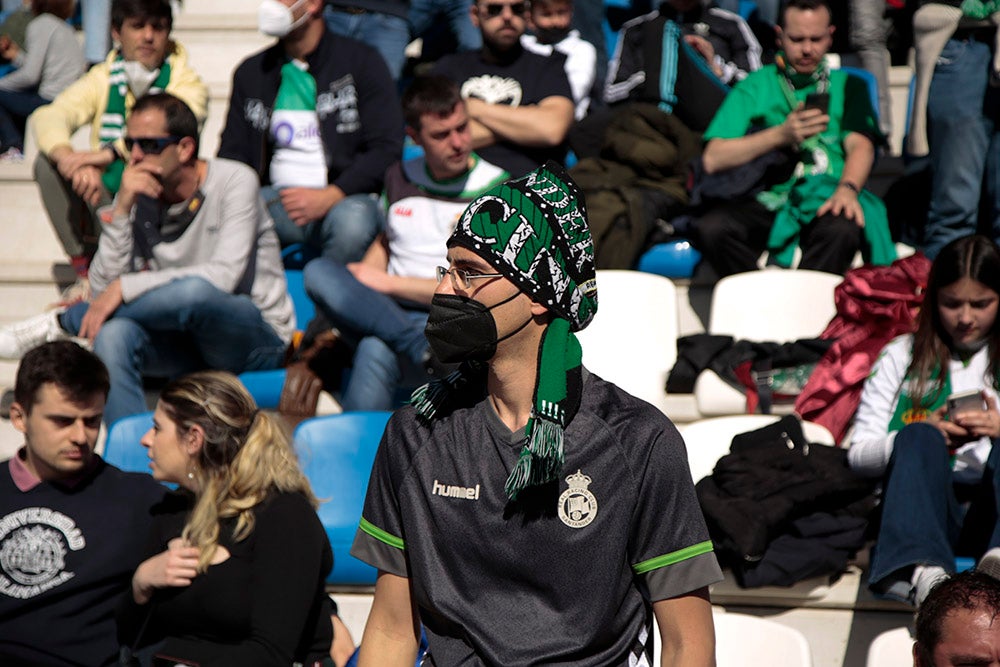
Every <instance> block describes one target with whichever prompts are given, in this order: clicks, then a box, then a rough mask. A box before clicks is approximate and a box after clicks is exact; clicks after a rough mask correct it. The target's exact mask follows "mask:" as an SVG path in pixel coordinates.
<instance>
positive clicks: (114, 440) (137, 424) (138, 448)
mask: <svg viewBox="0 0 1000 667" xmlns="http://www.w3.org/2000/svg"><path fill="white" fill-rule="evenodd" d="M152 427H153V413H152V412H140V413H139V414H137V415H129V416H128V417H122V418H121V419H119V420H118V421H116V422H115V423H113V424H112V425H111V426H110V428H108V437H107V439H106V440H105V441H104V453H103V454H102V458H103V459H104V460H105V461H107V462H108V463H110V464H111V465H113V466H116V467H118V468H121V469H122V470H127V471H128V472H145V473H148V472H149V456H148V455H147V454H146V448H145V447H143V446H142V445H140V444H139V440H141V439H142V436H143V435H145V434H146V431H148V430H149V429H150V428H152Z"/></svg>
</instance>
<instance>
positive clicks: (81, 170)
mask: <svg viewBox="0 0 1000 667" xmlns="http://www.w3.org/2000/svg"><path fill="white" fill-rule="evenodd" d="M172 26H173V14H172V11H171V8H170V2H168V0H114V2H113V4H112V6H111V33H112V35H113V36H114V40H115V42H116V43H117V44H119V46H118V48H115V49H113V50H112V51H111V53H109V54H108V57H107V60H105V61H104V62H103V63H101V64H99V65H95V66H94V67H92V68H91V69H90V71H88V72H87V73H86V74H85V75H84V76H83V77H82V78H80V79H79V80H78V81H77V82H76V83H74V84H72V85H71V86H69V87H68V88H67V89H66V90H64V91H63V92H62V93H60V94H59V95H58V96H56V98H55V99H54V100H53V101H52V103H51V104H47V105H45V106H42V107H39V108H38V109H37V110H36V111H35V112H34V113H33V114H32V116H31V123H30V125H31V126H32V128H33V129H34V132H35V138H36V140H37V141H38V149H39V151H40V155H39V156H38V159H37V160H36V161H35V180H36V181H38V188H39V190H40V192H41V194H42V202H43V203H44V204H45V210H46V212H47V213H48V215H49V219H50V220H51V221H52V225H53V227H54V228H55V231H56V235H57V236H58V237H59V241H60V243H62V246H63V249H64V250H65V251H66V254H67V255H69V257H70V260H71V262H72V264H73V268H74V269H75V270H76V272H77V274H78V275H80V276H86V274H87V267H88V266H89V263H90V259H91V258H92V257H93V255H94V252H95V251H96V249H97V240H98V237H99V236H100V233H101V223H100V221H99V220H98V216H97V209H98V208H100V207H102V206H107V205H109V204H111V199H112V198H113V197H114V195H115V193H116V192H117V191H118V187H119V182H120V180H121V174H122V170H123V169H124V167H125V163H126V162H127V159H128V151H127V150H126V149H125V145H124V144H123V143H122V136H123V135H124V132H125V122H126V120H127V119H128V115H129V113H130V112H131V110H132V106H133V105H134V104H135V101H136V99H138V98H140V97H142V96H143V95H145V94H146V93H148V92H157V91H166V92H168V93H171V94H173V95H176V96H177V97H179V98H180V99H182V100H184V102H185V103H186V104H187V105H188V106H189V107H190V108H191V110H192V111H193V112H194V115H195V117H196V118H197V119H198V122H199V123H202V122H204V120H205V117H206V115H207V113H208V111H207V108H208V87H207V86H206V85H205V84H204V82H203V81H202V80H201V78H199V76H198V74H197V73H196V72H195V71H194V70H193V69H192V68H191V66H190V65H189V64H188V59H187V52H186V51H185V50H184V47H183V46H181V45H180V44H179V43H177V42H175V41H173V40H172V39H170V30H171V27H172ZM88 123H90V124H91V131H90V150H87V151H78V150H76V149H74V148H73V145H72V143H71V138H72V136H73V133H74V132H76V131H77V129H79V128H80V127H82V126H84V125H86V124H88Z"/></svg>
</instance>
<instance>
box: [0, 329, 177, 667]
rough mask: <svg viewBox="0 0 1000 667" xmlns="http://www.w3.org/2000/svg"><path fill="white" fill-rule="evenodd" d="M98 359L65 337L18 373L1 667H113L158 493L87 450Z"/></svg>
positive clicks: (99, 402)
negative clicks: (119, 617) (118, 628)
mask: <svg viewBox="0 0 1000 667" xmlns="http://www.w3.org/2000/svg"><path fill="white" fill-rule="evenodd" d="M107 395H108V371H107V369H106V368H105V367H104V364H102V363H101V360H100V359H98V358H97V357H96V356H94V355H93V354H92V353H90V352H88V351H86V350H84V349H83V348H82V347H80V346H79V345H77V344H76V343H73V342H71V341H58V342H54V343H46V344H45V345H41V346H39V347H37V348H35V349H33V350H31V351H29V352H28V353H27V354H25V355H24V359H22V360H21V365H20V366H19V367H18V369H17V379H16V380H15V384H14V403H13V404H12V405H11V408H10V420H11V424H12V425H13V426H14V428H15V429H17V430H18V431H20V432H21V433H23V434H24V445H23V446H22V447H21V448H20V449H19V450H18V452H17V454H15V455H14V457H13V458H12V459H10V460H9V461H5V462H4V463H3V464H2V466H0V525H2V526H3V527H4V528H3V531H2V532H0V552H2V553H3V555H4V556H3V558H0V627H3V632H0V664H4V665H50V666H60V667H69V666H70V665H95V666H96V665H102V666H103V665H117V664H119V663H118V642H117V641H116V639H115V608H116V607H117V605H118V603H119V601H120V600H121V599H122V598H123V597H124V595H125V593H126V591H127V590H128V588H129V581H130V580H131V577H132V572H133V571H134V570H135V568H136V566H137V565H138V564H139V563H140V562H141V561H142V558H143V555H142V553H143V545H144V543H145V539H144V537H143V536H144V535H145V534H146V533H147V532H148V531H149V529H150V526H151V523H152V514H151V513H150V508H151V507H152V506H153V505H154V504H156V503H157V502H159V500H160V499H161V498H163V495H164V491H165V489H164V488H163V487H161V486H160V485H159V484H157V483H156V482H155V481H153V479H152V478H151V477H150V476H149V475H145V474H138V473H130V472H122V471H121V470H119V469H118V468H116V467H114V466H112V465H109V464H107V463H105V462H104V461H103V460H102V459H101V457H100V456H98V455H97V454H96V453H95V451H94V448H95V447H96V445H97V436H98V433H99V432H100V429H101V414H102V413H103V411H104V401H105V398H106V397H107Z"/></svg>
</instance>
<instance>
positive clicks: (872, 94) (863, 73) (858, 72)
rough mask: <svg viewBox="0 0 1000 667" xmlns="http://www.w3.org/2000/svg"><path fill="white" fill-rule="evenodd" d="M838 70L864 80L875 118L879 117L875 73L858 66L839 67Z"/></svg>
mask: <svg viewBox="0 0 1000 667" xmlns="http://www.w3.org/2000/svg"><path fill="white" fill-rule="evenodd" d="M840 71H841V72H844V73H845V74H850V75H851V76H856V77H858V78H859V79H861V80H862V81H864V82H865V85H866V86H868V97H869V99H870V100H871V103H872V110H873V111H874V112H875V118H876V120H877V119H878V117H879V108H878V81H876V80H875V75H874V74H872V73H871V72H869V71H868V70H866V69H862V68H860V67H841V68H840Z"/></svg>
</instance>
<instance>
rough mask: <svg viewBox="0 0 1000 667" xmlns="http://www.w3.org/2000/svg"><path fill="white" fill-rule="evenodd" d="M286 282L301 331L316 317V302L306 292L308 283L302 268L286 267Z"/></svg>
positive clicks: (296, 322) (296, 321)
mask: <svg viewBox="0 0 1000 667" xmlns="http://www.w3.org/2000/svg"><path fill="white" fill-rule="evenodd" d="M285 282H286V283H287V284H288V295H289V296H290V297H292V306H293V307H294V308H295V324H296V326H297V328H298V329H299V330H300V331H305V330H306V326H308V325H309V322H311V321H312V318H314V317H316V304H314V303H313V301H312V299H310V298H309V295H308V294H306V283H305V278H304V277H303V274H302V271H301V269H285Z"/></svg>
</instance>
